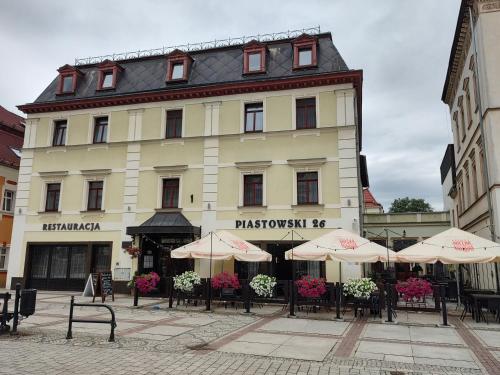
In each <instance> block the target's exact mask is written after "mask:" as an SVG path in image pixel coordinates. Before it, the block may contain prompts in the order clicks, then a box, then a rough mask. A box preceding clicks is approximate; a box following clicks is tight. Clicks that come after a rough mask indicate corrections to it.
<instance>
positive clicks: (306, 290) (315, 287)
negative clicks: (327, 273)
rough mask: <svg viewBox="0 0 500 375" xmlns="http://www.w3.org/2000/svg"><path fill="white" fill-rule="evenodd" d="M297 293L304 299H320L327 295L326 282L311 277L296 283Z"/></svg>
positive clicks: (305, 277)
mask: <svg viewBox="0 0 500 375" xmlns="http://www.w3.org/2000/svg"><path fill="white" fill-rule="evenodd" d="M295 285H296V286H297V293H298V294H299V295H300V296H301V297H304V298H319V297H321V296H322V295H323V294H325V293H326V286H325V280H324V279H321V278H315V277H312V276H310V275H306V276H302V278H301V279H300V280H297V281H295Z"/></svg>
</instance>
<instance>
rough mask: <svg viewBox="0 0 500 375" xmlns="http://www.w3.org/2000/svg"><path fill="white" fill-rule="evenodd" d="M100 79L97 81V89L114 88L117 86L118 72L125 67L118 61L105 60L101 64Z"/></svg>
mask: <svg viewBox="0 0 500 375" xmlns="http://www.w3.org/2000/svg"><path fill="white" fill-rule="evenodd" d="M98 68H99V81H98V82H97V90H113V89H114V88H116V82H117V80H118V73H119V72H121V71H123V68H122V67H121V66H120V65H118V64H117V63H116V62H114V61H111V60H104V61H103V62H102V63H100V64H99V66H98Z"/></svg>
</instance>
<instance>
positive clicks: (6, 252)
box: [0, 246, 10, 271]
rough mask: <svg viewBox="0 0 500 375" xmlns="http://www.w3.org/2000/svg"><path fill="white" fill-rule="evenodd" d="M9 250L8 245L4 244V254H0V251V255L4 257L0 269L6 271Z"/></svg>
mask: <svg viewBox="0 0 500 375" xmlns="http://www.w3.org/2000/svg"><path fill="white" fill-rule="evenodd" d="M0 248H3V246H0ZM9 250H10V246H5V254H1V252H0V257H5V258H4V259H5V262H4V264H3V267H2V268H0V271H6V270H7V266H8V265H9Z"/></svg>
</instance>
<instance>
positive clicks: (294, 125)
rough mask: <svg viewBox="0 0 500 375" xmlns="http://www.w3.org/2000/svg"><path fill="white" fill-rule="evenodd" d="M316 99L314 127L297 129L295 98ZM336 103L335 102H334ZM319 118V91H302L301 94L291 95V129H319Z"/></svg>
mask: <svg viewBox="0 0 500 375" xmlns="http://www.w3.org/2000/svg"><path fill="white" fill-rule="evenodd" d="M309 98H315V99H316V127H315V128H311V129H297V99H309ZM335 105H337V104H335ZM320 123H321V122H320V118H319V92H315V93H309V94H307V93H303V94H294V95H292V130H297V131H310V130H314V129H319V128H320V126H319V124H320Z"/></svg>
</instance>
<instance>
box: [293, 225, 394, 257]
mask: <svg viewBox="0 0 500 375" xmlns="http://www.w3.org/2000/svg"><path fill="white" fill-rule="evenodd" d="M388 256H389V260H390V261H392V260H396V253H395V252H393V251H392V250H388V249H386V248H385V247H383V246H380V245H378V244H376V243H374V242H371V241H368V240H367V239H366V238H363V237H361V236H358V235H357V234H354V233H352V232H349V231H346V230H344V229H336V230H334V231H332V232H329V233H326V234H324V235H322V236H320V237H318V238H316V239H314V240H311V241H309V242H306V243H304V244H302V245H300V246H297V247H296V248H294V249H292V250H288V251H287V252H286V253H285V257H286V259H289V260H292V259H293V260H309V261H326V260H335V261H341V262H342V261H343V262H365V263H375V262H379V261H380V262H387V257H388Z"/></svg>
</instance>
